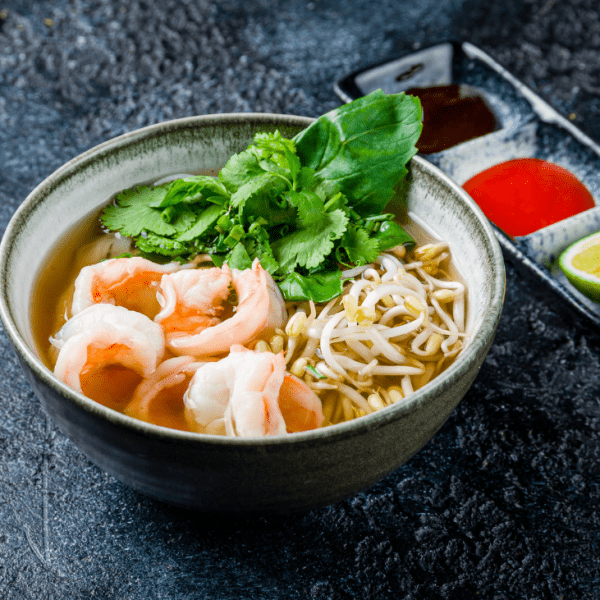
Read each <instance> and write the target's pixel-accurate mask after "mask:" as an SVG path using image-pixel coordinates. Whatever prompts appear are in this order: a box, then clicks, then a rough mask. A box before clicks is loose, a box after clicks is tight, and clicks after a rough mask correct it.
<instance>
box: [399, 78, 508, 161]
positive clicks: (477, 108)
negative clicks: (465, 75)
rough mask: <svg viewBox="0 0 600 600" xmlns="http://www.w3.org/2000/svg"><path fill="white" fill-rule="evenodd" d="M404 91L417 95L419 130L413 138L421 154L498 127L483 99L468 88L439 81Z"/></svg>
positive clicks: (449, 146)
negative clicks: (417, 134)
mask: <svg viewBox="0 0 600 600" xmlns="http://www.w3.org/2000/svg"><path fill="white" fill-rule="evenodd" d="M406 93H407V94H410V95H412V96H417V97H418V98H419V99H420V100H421V104H422V106H423V132H422V133H421V137H420V138H419V141H418V142H417V148H418V150H419V152H421V153H422V154H432V153H434V152H441V151H442V150H446V149H447V148H451V147H452V146H456V145H457V144H461V143H463V142H466V141H467V140H471V139H473V138H476V137H480V136H482V135H486V134H488V133H492V131H496V129H498V127H499V124H498V122H497V119H496V116H495V115H494V113H493V112H492V110H491V109H490V108H489V106H488V105H487V104H486V102H485V100H484V99H483V98H482V97H481V96H479V95H478V94H477V92H476V91H474V90H472V89H471V88H468V87H465V86H459V85H440V86H435V87H428V88H411V89H409V90H406Z"/></svg>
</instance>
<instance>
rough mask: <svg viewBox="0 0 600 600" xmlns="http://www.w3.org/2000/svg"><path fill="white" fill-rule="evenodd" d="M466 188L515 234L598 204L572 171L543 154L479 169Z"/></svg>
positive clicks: (488, 214)
mask: <svg viewBox="0 0 600 600" xmlns="http://www.w3.org/2000/svg"><path fill="white" fill-rule="evenodd" d="M463 188H464V189H465V190H466V191H467V192H468V193H469V195H470V196H471V197H472V198H473V200H475V202H477V204H478V205H479V207H480V208H481V210H483V212H484V213H485V215H486V217H487V218H488V219H489V220H490V221H492V222H493V223H495V224H496V225H497V226H498V227H500V229H502V230H503V231H504V232H505V233H506V234H508V235H509V236H511V237H517V236H522V235H528V234H530V233H533V232H534V231H537V230H538V229H542V227H547V226H548V225H551V224H552V223H556V222H558V221H562V220H563V219H566V218H568V217H571V216H573V215H575V214H577V213H580V212H583V211H584V210H588V209H589V208H593V207H594V206H595V205H596V204H595V202H594V197H593V196H592V194H591V193H590V192H589V190H588V189H587V188H586V187H585V185H583V183H581V181H579V179H577V177H575V176H574V175H573V174H572V173H571V172H569V171H567V170H566V169H564V168H563V167H560V166H558V165H555V164H553V163H550V162H546V161H545V160H540V159H539V158H517V159H514V160H509V161H508V162H504V163H500V164H499V165H495V166H494V167H491V168H489V169H486V170H485V171H482V172H481V173H478V174H477V175H475V176H474V177H472V178H471V179H469V181H467V182H466V183H465V184H464V185H463Z"/></svg>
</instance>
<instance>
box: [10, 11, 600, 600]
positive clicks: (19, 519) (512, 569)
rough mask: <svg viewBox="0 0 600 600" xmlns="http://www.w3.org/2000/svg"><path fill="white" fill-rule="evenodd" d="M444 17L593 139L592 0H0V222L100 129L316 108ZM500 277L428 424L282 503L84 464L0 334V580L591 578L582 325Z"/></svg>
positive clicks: (79, 591)
mask: <svg viewBox="0 0 600 600" xmlns="http://www.w3.org/2000/svg"><path fill="white" fill-rule="evenodd" d="M450 38H453V39H464V40H469V41H471V42H473V43H474V44H476V45H478V46H480V47H481V48H483V49H484V50H486V51H487V52H488V53H490V54H491V55H492V56H493V57H494V58H496V59H497V60H498V61H499V62H501V63H502V64H503V65H504V66H506V67H508V68H509V69H510V70H511V71H512V72H513V73H514V74H516V76H517V77H519V78H521V79H522V80H524V81H525V82H526V83H527V84H529V85H530V86H531V87H532V88H533V89H534V90H535V91H536V92H538V93H539V94H541V95H542V96H543V97H544V98H545V99H547V100H548V101H549V102H550V103H551V104H552V105H553V106H554V107H556V108H557V109H558V110H559V111H560V112H561V113H562V114H564V115H565V116H569V117H570V118H571V120H573V122H574V123H575V124H577V125H578V126H580V127H581V128H582V129H583V130H584V131H585V132H586V133H588V134H589V135H590V136H591V137H593V138H594V139H595V140H597V141H598V140H600V96H599V93H600V66H599V65H600V15H599V6H598V1H597V0H503V1H502V2H488V1H486V0H421V1H420V2H414V1H411V2H408V1H405V0H384V1H381V2H376V1H368V0H364V1H362V2H358V1H356V2H351V1H350V0H343V1H342V0H328V1H326V0H289V1H287V2H284V1H272V2H268V1H267V0H259V1H256V2H252V1H245V2H244V1H242V0H221V1H219V0H178V1H177V0H161V1H158V0H130V1H127V2H125V1H123V2H117V1H115V0H69V1H67V0H53V2H52V3H49V2H45V1H42V0H38V1H36V0H0V159H1V160H0V227H1V228H2V230H3V229H4V228H5V227H6V224H7V222H8V220H9V218H10V217H11V215H12V213H13V212H14V211H15V209H16V208H17V207H18V205H19V203H20V202H21V201H22V200H23V199H24V198H25V196H26V195H27V194H28V193H29V192H30V191H31V189H32V188H33V187H34V186H35V185H36V184H37V183H39V182H40V181H41V180H42V179H43V178H44V177H46V176H47V175H49V174H50V173H51V172H52V171H53V170H55V169H56V168H57V167H59V166H60V165H61V164H63V163H64V162H65V161H67V160H69V159H70V158H72V157H74V156H76V155H77V154H79V153H80V152H82V151H84V150H86V149H88V148H90V147H92V146H94V145H96V144H98V143H99V142H102V141H104V140H106V139H108V138H110V137H113V136H115V135H118V134H121V133H124V132H126V131H131V130H133V129H136V128H138V127H141V126H144V125H148V124H151V123H156V122H158V121H162V120H166V119H171V118H176V117H182V116H187V115H193V114H204V113H214V112H237V111H265V112H280V113H291V114H300V115H309V116H317V115H319V114H321V113H323V112H325V111H326V110H329V109H331V108H334V107H335V106H337V105H339V100H338V99H337V98H336V96H335V95H334V93H333V90H332V83H333V82H334V80H336V79H337V78H338V77H340V76H341V75H344V74H346V73H347V72H349V71H353V70H355V69H358V68H360V67H364V66H367V65H369V64H371V63H374V62H379V61H382V60H385V59H389V58H394V57H396V56H398V55H401V54H404V53H406V52H408V51H411V50H413V49H416V48H419V47H423V46H427V45H430V44H433V43H436V42H438V41H442V40H446V39H450ZM35 251H36V250H35V248H32V249H31V252H35ZM507 277H508V281H507V286H508V287H507V295H506V305H505V310H504V313H503V317H502V321H501V324H500V328H499V330H498V335H497V337H496V340H495V342H494V344H493V346H492V348H491V351H490V353H489V356H488V358H487V360H486V361H485V363H484V366H483V368H482V370H481V372H480V374H479V376H478V378H477V380H476V382H475V384H474V386H473V387H472V389H471V390H470V391H469V393H468V394H467V396H466V397H465V399H464V400H463V402H462V403H461V404H460V406H459V407H458V408H457V410H456V411H455V412H454V413H453V414H452V416H451V417H450V419H449V420H448V422H447V423H446V424H445V425H444V427H443V428H442V430H441V431H440V432H439V434H438V435H437V436H436V437H435V438H434V439H433V440H432V441H431V442H430V443H429V444H428V445H427V446H426V447H425V448H424V449H423V450H422V451H421V452H420V453H419V454H417V455H416V456H415V457H414V458H413V459H412V460H411V461H410V462H409V463H408V464H406V465H404V466H403V467H402V468H400V469H398V470H397V471H395V472H394V473H392V474H391V475H390V476H389V477H387V478H385V479H384V480H382V481H381V482H380V483H378V484H377V485H375V486H373V487H372V488H370V489H369V490H367V491H365V492H363V493H360V494H358V495H356V496H354V497H352V498H350V499H349V500H347V501H345V502H341V503H340V504H337V505H335V506H330V507H327V508H323V509H320V510H315V511H312V512H308V513H305V514H296V515H292V516H287V517H262V518H241V517H215V516H206V515H203V514H196V513H192V512H187V511H184V510H180V509H175V508H172V507H169V506H167V505H163V504H160V503H158V502H155V501H152V500H149V499H147V498H145V497H143V496H141V495H139V494H138V493H136V492H134V491H132V490H131V489H129V488H127V487H126V486H124V485H122V484H121V483H119V482H117V481H115V480H114V479H112V478H111V477H109V476H107V475H105V474H104V473H103V472H101V471H100V470H99V469H98V468H97V467H95V466H94V465H93V464H91V463H90V462H88V460H86V458H85V457H84V456H82V455H81V453H80V452H79V451H78V450H77V449H76V448H74V447H73V446H72V445H71V443H70V442H69V441H68V440H67V439H66V438H65V437H64V436H63V435H62V434H61V433H60V432H59V431H58V430H57V429H56V427H55V426H54V425H53V423H52V422H50V421H49V420H48V419H47V418H46V416H45V415H44V413H43V411H42V410H41V409H40V406H39V404H38V402H37V400H36V398H35V396H34V394H33V392H32V391H31V389H30V387H29V385H28V384H27V382H26V380H25V378H24V376H23V375H22V373H21V371H20V369H19V366H18V364H17V361H16V359H15V356H14V354H13V351H12V350H11V348H10V347H9V344H8V341H7V339H6V336H5V335H4V333H3V332H2V334H1V335H0V360H1V363H0V364H1V369H2V370H1V375H0V598H3V599H7V600H9V599H10V600H13V599H19V600H20V599H36V600H37V599H54V600H62V599H67V598H68V599H80V598H81V599H84V598H85V599H86V600H87V599H90V598H103V599H104V598H106V599H115V600H117V599H119V600H125V599H131V600H133V599H143V600H154V599H159V598H173V599H184V598H185V599H188V598H189V599H195V598H215V599H217V598H218V599H221V598H223V599H224V598H240V599H244V598H312V597H314V598H327V599H332V600H333V599H335V600H342V599H344V600H346V599H350V598H378V599H379V598H401V599H403V600H409V599H410V600H417V599H427V600H438V599H442V598H450V599H458V600H461V599H473V598H489V599H493V600H501V599H502V600H514V599H528V600H529V599H531V600H533V599H549V600H550V599H551V600H559V599H564V600H580V599H592V600H593V599H597V598H600V519H599V516H598V508H599V506H598V503H599V499H600V489H599V483H600V443H599V436H600V404H599V390H600V336H599V335H598V334H597V333H594V332H592V331H590V330H589V328H587V327H586V326H585V325H583V324H581V323H578V322H577V319H576V318H575V317H573V316H572V315H571V313H570V312H569V310H568V309H567V308H565V307H564V306H562V305H561V304H560V303H559V302H558V301H557V300H556V299H555V298H554V297H553V296H552V295H549V294H548V293H547V292H546V291H545V290H544V289H542V288H539V289H537V288H536V285H535V283H534V282H532V281H530V280H528V279H527V278H526V277H525V276H523V275H521V274H520V273H519V272H518V271H516V270H515V268H514V265H511V264H510V263H508V264H507Z"/></svg>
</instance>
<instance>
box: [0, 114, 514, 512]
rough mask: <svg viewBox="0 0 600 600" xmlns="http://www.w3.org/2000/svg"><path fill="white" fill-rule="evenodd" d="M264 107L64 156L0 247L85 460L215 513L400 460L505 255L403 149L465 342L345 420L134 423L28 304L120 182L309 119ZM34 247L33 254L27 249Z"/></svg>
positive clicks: (497, 304) (294, 497) (413, 206)
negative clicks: (48, 267) (63, 353)
mask: <svg viewBox="0 0 600 600" xmlns="http://www.w3.org/2000/svg"><path fill="white" fill-rule="evenodd" d="M311 121H312V120H311V119H308V118H304V117H295V116H285V115H266V114H231V115H214V116H200V117H190V118H186V119H180V120H176V121H170V122H167V123H161V124H158V125H154V126H150V127H146V128H144V129H140V130H138V131H134V132H132V133H128V134H126V135H123V136H120V137H118V138H116V139H113V140H110V141H108V142H105V143H103V144H101V145H99V146H97V147H95V148H92V149H91V150H89V151H87V152H85V153H84V154H82V155H80V156H78V157H77V158H75V159H73V160H72V161H70V162H69V163H67V164H66V165H64V166H63V167H61V168H60V169H58V170H57V171H56V172H55V173H53V174H52V175H51V176H50V177H48V178H47V179H46V180H45V181H43V182H42V183H41V184H40V185H39V186H38V187H37V188H36V189H35V190H34V191H33V192H32V193H31V194H30V195H29V196H28V197H27V199H26V200H25V201H24V202H23V204H22V205H21V207H20V208H19V210H18V211H17V212H16V214H15V215H14V217H13V219H12V220H11V222H10V224H9V226H8V228H7V230H6V233H5V235H4V238H3V240H2V244H1V246H0V269H1V297H0V311H1V317H2V320H3V322H4V326H5V328H6V331H7V334H8V336H9V338H10V340H11V342H12V344H13V346H14V348H15V350H16V352H17V355H18V357H19V359H20V361H21V363H22V365H23V369H24V370H25V373H26V374H27V377H28V379H29V381H30V382H31V385H32V387H33V389H34V390H35V393H36V395H37V396H38V398H39V400H40V402H41V403H42V406H43V408H44V409H45V410H46V412H47V413H48V414H49V415H50V417H51V418H52V419H53V420H54V422H55V423H56V424H57V425H58V427H59V428H60V430H61V431H62V432H63V433H64V434H65V435H66V436H67V437H68V438H69V439H70V440H71V441H72V442H73V443H74V444H75V445H76V446H77V447H78V448H79V449H80V450H81V451H82V452H84V453H85V454H86V455H87V456H88V457H89V459H90V460H92V461H93V462H94V463H96V464H97V465H98V466H99V467H100V468H102V469H104V470H105V471H107V472H108V473H110V474H111V475H113V476H114V477H116V478H117V479H119V480H121V481H122V482H124V483H126V484H127V485H130V486H131V487H133V488H134V489H136V490H139V491H140V492H141V493H143V494H147V495H148V496H151V497H153V498H156V499H159V500H162V501H165V502H168V503H171V504H174V505H178V506H183V507H188V508H194V509H200V510H204V511H214V512H240V513H242V512H247V513H252V512H255V513H277V512H288V511H298V510H305V509H309V508H313V507H318V506H323V505H327V504H330V503H334V502H336V501H339V500H341V499H343V498H345V497H348V496H350V495H352V494H353V493H355V492H357V491H359V490H361V489H364V488H366V487H368V486H369V485H371V484H373V483H374V482H376V481H377V480H379V479H381V478H382V477H384V476H385V475H386V474H388V473H390V472H391V471H392V470H394V469H396V468H397V467H398V466H400V465H401V464H402V463H404V462H406V461H407V460H408V459H409V458H410V457H411V456H412V455H413V454H414V453H415V452H417V451H418V450H419V449H420V448H421V447H422V446H423V445H424V444H425V443H426V442H427V441H428V440H429V439H431V437H432V436H433V435H434V434H435V433H436V431H437V430H438V429H439V428H440V427H441V426H442V424H443V423H444V421H445V420H446V419H447V418H448V416H449V415H450V413H451V412H452V410H453V409H454V408H455V407H456V405H457V404H458V402H459V401H460V400H461V398H462V397H463V396H464V394H465V393H466V392H467V390H468V389H469V386H470V385H471V384H472V382H473V380H474V379H475V377H476V375H477V372H478V370H479V368H480V366H481V363H482V362H483V360H484V358H485V355H486V353H487V351H488V349H489V347H490V344H491V343H492V339H493V337H494V333H495V330H496V326H497V324H498V320H499V318H500V313H501V310H502V302H503V295H504V283H505V274H504V263H503V260H502V254H501V251H500V249H499V246H498V243H497V241H496V238H495V236H494V233H493V231H492V229H491V227H490V225H489V223H488V221H487V220H486V219H485V217H484V216H483V214H482V213H481V211H480V210H479V209H478V208H477V206H476V205H475V204H474V203H473V201H472V200H471V199H470V198H469V196H467V194H466V193H465V192H464V191H462V189H461V188H459V187H458V186H457V185H456V184H455V183H453V182H452V181H451V180H450V179H449V178H448V177H446V176H445V175H444V174H443V173H442V172H441V171H439V170H438V169H437V168H435V167H434V166H432V165H431V164H429V163H428V162H426V161H425V160H423V159H421V158H419V157H415V158H413V159H412V161H411V165H410V170H411V175H412V181H411V183H410V186H409V190H408V205H409V210H410V214H411V215H412V216H413V217H414V218H415V219H417V220H421V221H422V222H423V223H426V224H427V227H428V228H430V229H431V230H432V231H433V232H434V233H435V234H437V235H438V236H439V237H441V238H443V239H445V240H447V241H448V242H449V243H450V246H451V249H452V251H453V255H454V261H455V263H456V265H457V267H458V269H459V270H460V271H461V273H462V275H463V277H464V280H465V282H466V284H467V287H468V290H469V291H468V294H469V295H468V327H469V331H470V337H469V342H468V345H467V347H466V348H465V349H464V350H463V351H462V353H461V354H460V356H459V357H458V359H457V360H456V361H455V362H454V363H453V364H452V365H451V366H450V368H448V369H447V370H446V371H445V372H444V373H443V374H441V375H440V376H438V377H437V378H436V379H434V380H433V381H432V382H430V383H429V384H427V385H426V386H425V387H423V388H422V389H420V390H418V391H417V392H416V393H415V394H414V395H412V396H410V397H409V398H408V399H406V400H405V401H404V403H402V404H394V405H392V406H389V407H387V408H385V409H382V410H380V411H378V412H376V413H374V414H371V415H368V416H366V417H363V418H360V419H357V420H354V421H352V422H347V423H343V424H340V425H335V426H332V427H328V428H323V429H320V430H315V431H310V432H306V433H297V434H291V435H287V436H274V437H269V438H261V439H256V438H254V439H248V438H246V439H244V438H226V437H219V436H211V435H200V434H195V433H187V432H182V431H176V430H171V429H166V428H162V427H158V426H155V425H152V424H148V423H145V422H142V421H137V420H135V419H132V418H130V417H128V416H125V415H123V414H121V413H118V412H115V411H113V410H111V409H109V408H106V407H104V406H102V405H100V404H97V403H95V402H93V401H92V400H89V399H88V398H86V397H84V396H83V395H81V394H79V393H77V392H75V391H73V390H72V389H70V388H69V387H67V386H66V385H65V384H63V383H62V382H61V381H59V380H58V379H57V378H55V377H54V375H53V374H52V372H51V371H50V370H49V369H47V368H46V367H45V366H44V364H43V362H42V361H41V360H40V358H39V356H38V354H37V351H36V346H35V343H34V335H33V332H32V325H31V313H30V311H31V307H30V302H31V298H32V292H33V290H34V286H35V284H36V280H37V277H38V274H39V272H40V270H41V269H42V267H43V265H44V262H45V261H46V260H47V257H48V256H49V255H50V254H51V253H52V251H53V250H54V249H55V248H56V247H57V245H58V244H60V242H61V239H62V238H63V236H65V235H66V234H67V232H69V231H70V230H71V229H72V228H73V227H75V226H76V225H77V224H78V223H80V221H81V220H82V218H83V217H85V216H86V215H90V214H94V213H95V212H97V211H98V209H99V208H100V207H101V206H103V205H104V204H105V203H106V202H107V201H108V200H109V199H110V198H111V197H112V196H113V195H114V194H115V193H117V192H118V191H120V190H122V189H124V188H129V187H131V186H133V185H135V184H138V183H141V182H147V181H152V180H156V179H158V178H161V177H163V176H166V175H169V174H172V173H182V172H183V173H185V172H194V171H198V170H200V169H218V168H219V167H221V166H223V165H224V164H225V162H226V161H227V159H228V158H229V156H230V155H231V154H233V153H235V152H239V151H241V150H242V149H244V148H246V146H247V145H248V144H249V143H250V142H251V141H252V138H253V135H254V133H255V132H257V131H274V130H276V129H279V130H280V131H281V132H282V134H283V135H285V136H288V137H291V136H293V135H294V134H295V133H296V132H298V131H300V130H301V129H303V128H305V127H306V126H308V125H309V124H310V123H311ZM32 248H35V252H32V251H31V249H32Z"/></svg>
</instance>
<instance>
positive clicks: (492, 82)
mask: <svg viewBox="0 0 600 600" xmlns="http://www.w3.org/2000/svg"><path fill="white" fill-rule="evenodd" d="M440 86H442V87H440ZM432 87H437V88H438V89H439V90H440V92H439V93H440V94H441V95H442V96H444V94H446V96H449V95H451V94H456V89H461V90H464V91H465V92H466V94H467V95H468V96H471V97H475V98H477V102H478V103H479V104H478V106H477V110H478V111H479V112H475V113H473V114H475V116H476V120H485V118H486V115H485V110H484V111H483V112H481V106H480V103H485V107H487V109H489V111H491V113H492V114H493V115H494V117H495V123H494V127H493V128H490V127H489V123H488V124H487V126H488V131H487V132H484V133H483V135H478V136H476V137H475V136H471V139H466V141H463V140H458V141H457V142H455V143H453V144H451V145H448V146H447V147H445V148H444V149H441V150H440V151H433V152H432V151H431V148H432V146H431V145H430V146H429V147H427V148H424V149H423V151H420V153H421V154H422V155H424V157H425V158H426V159H427V160H429V161H430V162H431V163H433V164H435V165H436V166H438V167H439V168H440V169H441V170H442V171H444V172H445V173H446V174H448V175H449V176H450V177H452V178H453V179H454V180H455V181H456V182H457V183H458V184H459V185H463V184H464V183H465V182H467V181H468V180H469V179H470V178H471V177H473V176H474V175H477V174H478V173H481V172H482V171H485V170H486V169H488V168H490V167H493V166H495V165H498V164H500V163H503V162H506V161H509V160H512V159H516V158H538V159H542V160H545V161H548V162H550V163H555V164H557V165H559V166H561V167H564V168H565V169H567V170H568V171H569V172H570V173H572V174H573V175H574V176H575V177H576V178H577V179H579V181H581V182H582V183H583V184H584V185H585V186H586V187H587V189H588V190H589V192H590V193H591V195H592V197H593V199H594V203H595V205H596V206H595V207H594V208H590V209H588V210H586V211H584V212H580V213H578V214H575V215H574V216H571V217H568V218H566V219H563V220H561V221H559V222H557V223H554V224H551V225H548V226H546V227H543V228H541V229H538V230H537V231H534V232H533V233H530V234H528V235H524V236H521V237H514V238H511V237H510V236H508V235H507V234H506V233H505V232H503V231H502V230H501V229H500V228H498V227H497V226H495V230H496V234H497V237H498V239H499V241H500V244H501V246H502V248H503V250H504V252H505V255H508V256H509V257H511V258H513V259H514V262H515V263H516V264H517V265H518V266H519V267H522V270H524V271H525V273H526V274H527V275H528V276H532V277H534V278H536V279H537V281H538V282H539V283H541V284H542V285H543V286H545V287H547V288H550V289H551V290H552V291H553V292H554V293H555V294H557V295H558V296H560V297H561V298H562V299H563V300H564V301H565V302H567V303H568V304H569V305H570V306H571V307H572V308H573V309H575V311H576V312H577V313H578V314H579V315H581V316H583V317H585V318H586V319H588V321H590V322H591V324H593V325H594V326H596V327H597V328H599V329H600V304H598V303H596V302H593V301H591V300H589V299H588V298H586V297H585V296H584V295H583V294H581V293H580V292H579V291H578V290H577V289H576V288H575V287H573V286H572V285H571V283H569V282H568V281H567V279H566V277H565V276H564V274H563V273H562V271H561V270H560V268H559V266H558V257H559V255H560V254H561V253H562V251H563V250H565V249H566V248H567V247H568V246H569V245H571V244H572V243H574V242H576V241H577V240H579V239H581V238H583V237H585V236H587V235H590V234H591V233H594V232H596V231H600V146H598V145H597V144H596V143H595V142H594V141H593V140H592V139H591V138H589V137H588V136H586V135H585V134H584V133H583V132H582V131H581V130H580V129H578V128H577V127H575V126H574V125H573V124H572V123H571V122H570V121H569V120H568V119H565V118H564V117H563V116H561V115H560V114H559V113H558V112H557V111H556V110H555V109H553V108H552V107H551V106H550V105H549V104H548V103H547V102H545V101H544V100H543V99H542V98H540V97H539V96H537V95H536V94H535V93H534V92H533V91H532V90H531V89H529V88H528V87H527V86H525V85H524V84H523V83H521V82H520V81H519V80H517V79H516V78H515V77H514V76H513V75H512V74H511V73H510V72H508V71H507V70H506V69H504V68H503V67H502V66H501V65H500V64H498V63H497V62H496V61H494V60H493V59H492V58H491V57H490V56H489V55H487V54H486V53H485V52H483V51H482V50H480V49H479V48H477V47H476V46H473V45H472V44H470V43H468V42H462V43H459V42H446V43H442V44H438V45H436V46H432V47H430V48H425V49H423V50H419V51H417V52H414V53H412V54H409V55H407V56H404V57H401V58H399V59H396V60H392V61H388V62H385V63H382V64H379V65H375V66H373V67H369V68H367V69H364V70H361V71H357V72H354V73H351V74H350V75H347V76H345V77H343V78H342V79H340V80H338V81H337V82H336V83H335V85H334V90H335V92H336V94H337V95H338V96H339V98H340V99H341V100H342V101H344V102H351V101H352V100H354V99H356V98H358V97H360V96H363V95H365V94H368V93H370V92H372V91H374V90H376V89H379V88H381V89H382V90H383V91H384V92H386V93H398V92H407V93H414V92H413V90H414V89H415V88H432ZM426 102H427V98H426V99H425V102H424V123H425V124H427V118H426V116H425V115H426V112H427V103H426ZM472 106H473V105H471V107H467V108H472ZM444 110H446V112H448V109H447V108H445V109H444ZM454 110H456V109H454ZM430 113H431V111H430ZM440 122H442V121H440ZM490 129H492V130H491V131H490ZM474 131H477V130H476V129H475V130H474ZM450 141H452V140H450ZM434 142H435V140H434Z"/></svg>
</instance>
